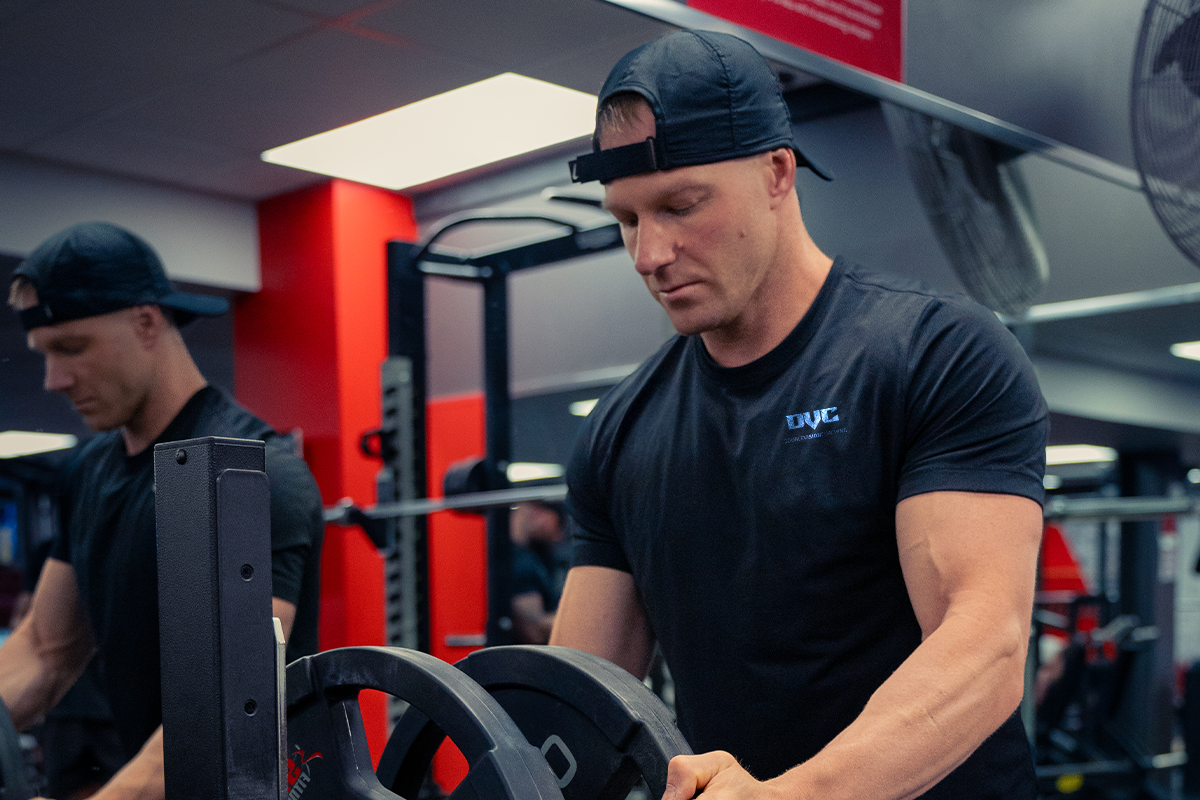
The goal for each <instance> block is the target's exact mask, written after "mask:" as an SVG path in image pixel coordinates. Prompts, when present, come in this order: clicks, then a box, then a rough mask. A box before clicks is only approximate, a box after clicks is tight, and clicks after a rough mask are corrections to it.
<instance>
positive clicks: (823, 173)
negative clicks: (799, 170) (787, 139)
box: [792, 147, 833, 181]
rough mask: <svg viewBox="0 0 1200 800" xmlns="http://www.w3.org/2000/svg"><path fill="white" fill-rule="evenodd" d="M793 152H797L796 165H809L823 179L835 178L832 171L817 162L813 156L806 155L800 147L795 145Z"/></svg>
mask: <svg viewBox="0 0 1200 800" xmlns="http://www.w3.org/2000/svg"><path fill="white" fill-rule="evenodd" d="M792 152H793V153H795V154H796V166H798V167H808V168H809V169H811V170H812V171H813V173H814V174H815V175H816V176H817V177H818V178H820V179H821V180H826V181H832V180H833V173H831V172H830V171H829V170H827V169H825V168H824V167H822V166H821V165H819V164H817V163H816V162H815V161H813V160H812V159H811V158H809V157H808V156H806V155H804V153H801V152H800V148H799V147H793V148H792Z"/></svg>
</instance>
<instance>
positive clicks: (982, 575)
mask: <svg viewBox="0 0 1200 800" xmlns="http://www.w3.org/2000/svg"><path fill="white" fill-rule="evenodd" d="M1041 534H1042V510H1041V506H1039V505H1038V504H1037V503H1036V502H1034V501H1033V500H1030V499H1028V498H1026V497H1020V496H1018V495H1008V494H987V493H979V492H929V493H927V494H919V495H915V496H912V497H908V498H905V499H904V500H902V501H901V502H900V503H899V504H898V505H897V507H896V541H897V544H898V546H899V551H900V565H901V568H902V569H903V571H904V580H905V583H906V585H907V587H908V594H909V598H910V599H911V601H912V605H913V610H914V612H915V613H916V615H917V620H918V622H920V624H921V630H922V633H923V635H924V636H929V635H930V634H931V633H932V632H933V631H934V630H936V629H937V627H938V626H939V625H940V624H941V622H942V620H943V619H944V618H945V617H946V615H947V613H950V612H951V610H952V609H953V610H954V611H955V612H961V613H973V614H974V613H986V614H988V615H989V616H993V615H994V616H995V617H996V618H997V619H1002V618H1008V619H1011V620H1013V621H1014V622H1018V623H1019V624H1022V625H1027V624H1028V616H1029V614H1030V613H1031V607H1032V603H1033V591H1034V582H1035V580H1036V575H1037V556H1038V547H1039V545H1040V543H1041Z"/></svg>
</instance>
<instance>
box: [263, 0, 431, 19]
mask: <svg viewBox="0 0 1200 800" xmlns="http://www.w3.org/2000/svg"><path fill="white" fill-rule="evenodd" d="M407 1H408V0H392V2H397V3H403V2H407ZM254 2H256V3H262V4H263V5H267V6H275V7H277V8H290V9H295V10H297V11H300V12H303V13H305V14H316V15H319V16H322V17H341V16H345V15H346V14H349V13H350V12H352V11H356V10H358V9H360V8H361V9H369V8H372V7H373V6H378V5H379V0H372V1H371V2H364V1H363V0H254Z"/></svg>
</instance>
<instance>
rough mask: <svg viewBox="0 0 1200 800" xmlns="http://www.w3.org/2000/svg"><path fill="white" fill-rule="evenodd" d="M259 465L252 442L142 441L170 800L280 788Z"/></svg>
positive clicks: (219, 798)
mask: <svg viewBox="0 0 1200 800" xmlns="http://www.w3.org/2000/svg"><path fill="white" fill-rule="evenodd" d="M264 464H265V450H264V445H263V443H262V442H260V441H246V440H241V439H224V438H218V437H206V438H203V439H189V440H187V441H183V442H172V443H167V444H159V445H156V446H155V448H154V484H155V515H156V524H157V530H158V600H159V629H160V639H161V651H162V653H161V662H162V718H163V754H164V758H165V766H164V769H165V776H166V794H167V797H170V798H171V800H193V798H194V800H266V798H271V799H272V800H274V799H275V798H280V797H281V796H282V795H283V794H284V793H286V791H287V774H286V772H282V771H281V770H282V768H283V764H284V763H285V761H284V753H283V742H282V741H281V739H280V717H279V704H278V700H279V693H278V692H279V689H278V686H277V685H276V681H277V677H278V665H277V658H278V652H277V649H276V638H275V632H274V631H275V628H274V624H273V622H272V620H271V518H270V503H271V496H270V485H269V483H268V481H267V476H266V473H265V472H264V471H263V469H264Z"/></svg>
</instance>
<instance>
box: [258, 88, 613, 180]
mask: <svg viewBox="0 0 1200 800" xmlns="http://www.w3.org/2000/svg"><path fill="white" fill-rule="evenodd" d="M595 123H596V97H595V95H590V94H586V93H584V92H577V91H575V90H574V89H567V88H565V87H562V86H556V85H555V84H553V83H547V82H545V81H539V80H535V79H534V78H527V77H525V76H524V75H517V74H515V73H512V72H506V73H504V74H503V75H497V76H495V77H494V78H488V79H487V80H483V81H479V82H478V83H472V84H470V85H469V86H463V87H461V88H458V89H454V90H452V91H449V92H446V93H444V94H439V95H435V96H434V97H427V98H425V99H424V100H418V101H417V102H415V103H410V104H409V105H406V106H402V107H400V108H397V109H395V110H393V111H387V112H385V113H383V114H379V115H377V116H374V117H370V118H368V119H364V120H361V121H360V122H354V123H351V124H349V125H345V126H343V127H341V128H336V129H334V130H332V131H326V132H325V133H318V134H317V135H315V136H310V137H308V138H307V139H301V140H300V141H298V142H292V143H291V144H285V145H283V146H281V147H276V148H273V149H271V150H267V151H266V152H265V153H263V154H262V158H263V160H264V161H270V162H271V163H273V164H282V165H284V166H287V167H296V168H297V169H303V170H308V171H309V172H319V173H321V174H322V175H332V176H334V177H336V178H346V179H348V180H352V181H358V182H359V183H369V184H371V185H373V186H382V187H384V188H386V189H404V188H407V187H409V186H416V185H417V184H421V183H427V182H429V181H432V180H436V179H437V178H442V177H445V176H447V175H453V174H455V173H457V172H463V171H465V170H468V169H473V168H475V167H480V166H483V165H484V164H490V163H492V162H494V161H500V160H501V159H505V158H512V157H513V156H518V155H521V154H522V153H528V152H531V151H533V150H538V149H541V148H543V147H549V146H550V145H554V144H558V143H559V142H565V141H569V140H571V139H577V138H579V137H581V136H590V135H591V133H592V129H593V127H595Z"/></svg>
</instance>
